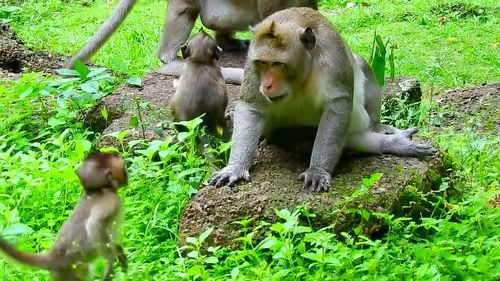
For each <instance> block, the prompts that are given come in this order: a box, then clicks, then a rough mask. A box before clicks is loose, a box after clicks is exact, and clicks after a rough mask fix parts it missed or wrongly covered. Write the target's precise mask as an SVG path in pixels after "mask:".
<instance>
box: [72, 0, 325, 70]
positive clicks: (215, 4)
mask: <svg viewBox="0 0 500 281" xmlns="http://www.w3.org/2000/svg"><path fill="white" fill-rule="evenodd" d="M136 2H137V0H122V1H120V3H118V5H117V6H116V8H115V10H114V11H113V13H112V14H111V15H110V16H109V17H108V19H107V20H106V21H105V22H104V23H103V25H102V26H101V27H100V28H99V30H97V31H96V32H95V34H94V36H92V38H91V39H89V41H88V42H87V43H86V44H85V46H84V47H82V48H81V49H80V51H79V52H78V53H77V54H76V55H75V56H73V57H72V58H71V59H70V60H69V61H68V62H67V63H66V67H68V68H71V67H73V65H74V63H75V61H76V60H81V61H83V62H87V61H88V60H89V59H90V58H91V57H92V55H94V53H95V52H97V51H98V50H99V49H100V48H101V47H102V46H103V45H104V43H106V41H107V40H108V39H109V38H110V37H111V35H113V33H114V32H115V31H116V29H117V28H118V27H119V26H120V24H121V23H122V22H123V20H125V18H126V17H127V15H128V14H129V13H130V11H131V10H132V8H133V7H134V5H135V4H136ZM317 2H318V1H317V0H169V1H168V8H167V17H166V19H165V24H164V27H163V33H162V36H161V42H160V46H159V48H158V53H157V56H158V58H160V60H161V61H162V62H164V63H169V62H171V61H173V60H174V59H175V58H176V54H177V51H178V50H179V48H180V47H181V46H182V45H183V44H184V43H185V42H186V40H187V39H188V37H189V34H190V33H191V30H192V29H193V26H194V23H195V21H196V19H197V18H198V16H200V19H201V22H202V23H203V25H204V26H205V27H207V28H210V29H212V30H214V31H216V39H217V43H218V44H219V45H220V46H221V47H222V48H223V49H224V50H225V51H232V50H240V51H245V50H246V48H247V46H248V42H246V41H241V40H236V39H234V38H233V34H234V32H235V31H243V30H247V28H248V26H249V25H253V24H256V23H258V22H259V21H261V20H262V19H264V18H265V17H266V16H268V15H270V14H272V13H273V12H276V11H279V10H282V9H286V8H289V7H297V6H304V7H311V8H314V9H317V6H318V4H317Z"/></svg>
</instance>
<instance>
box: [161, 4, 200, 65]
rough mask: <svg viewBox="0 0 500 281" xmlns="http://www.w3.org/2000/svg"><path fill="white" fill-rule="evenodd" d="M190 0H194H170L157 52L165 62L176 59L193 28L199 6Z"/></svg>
mask: <svg viewBox="0 0 500 281" xmlns="http://www.w3.org/2000/svg"><path fill="white" fill-rule="evenodd" d="M190 2H192V1H186V0H170V1H168V8H167V18H166V19H165V24H164V26H163V33H162V37H161V42H160V47H159V48H158V52H157V56H158V58H159V59H160V60H161V61H162V62H164V63H169V62H171V61H173V60H174V59H175V55H176V54H177V51H178V50H179V48H180V47H181V46H182V44H184V43H185V42H186V40H187V38H188V37H189V34H190V33H191V30H192V29H193V26H194V22H195V21H196V17H197V16H198V13H199V8H198V7H196V6H194V4H192V3H190Z"/></svg>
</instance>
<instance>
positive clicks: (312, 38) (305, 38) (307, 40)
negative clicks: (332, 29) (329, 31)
mask: <svg viewBox="0 0 500 281" xmlns="http://www.w3.org/2000/svg"><path fill="white" fill-rule="evenodd" d="M300 42H302V44H303V45H304V47H306V49H308V50H310V49H312V48H314V46H316V35H314V32H313V30H312V28H310V27H307V28H306V29H305V30H304V31H303V32H302V34H300Z"/></svg>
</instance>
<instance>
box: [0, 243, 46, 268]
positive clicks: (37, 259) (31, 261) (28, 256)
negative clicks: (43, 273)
mask: <svg viewBox="0 0 500 281" xmlns="http://www.w3.org/2000/svg"><path fill="white" fill-rule="evenodd" d="M0 250H2V251H3V252H4V253H5V254H7V256H9V257H11V258H12V259H14V260H16V261H18V262H21V263H24V264H26V265H29V266H36V267H41V268H45V269H50V268H52V267H53V265H52V264H51V262H50V259H49V256H48V255H47V254H46V253H41V254H32V253H25V252H22V251H19V250H18V249H16V248H15V247H14V246H12V245H11V244H10V243H8V242H7V241H5V240H4V239H2V238H0Z"/></svg>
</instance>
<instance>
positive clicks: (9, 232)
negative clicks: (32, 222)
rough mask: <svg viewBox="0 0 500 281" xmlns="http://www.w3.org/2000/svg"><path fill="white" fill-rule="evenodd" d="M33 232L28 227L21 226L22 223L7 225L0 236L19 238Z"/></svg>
mask: <svg viewBox="0 0 500 281" xmlns="http://www.w3.org/2000/svg"><path fill="white" fill-rule="evenodd" d="M31 232H33V229H31V228H30V227H29V226H27V225H25V224H22V223H15V224H11V225H8V226H7V227H5V229H4V230H3V231H2V235H4V236H19V235H23V234H28V233H31Z"/></svg>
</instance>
